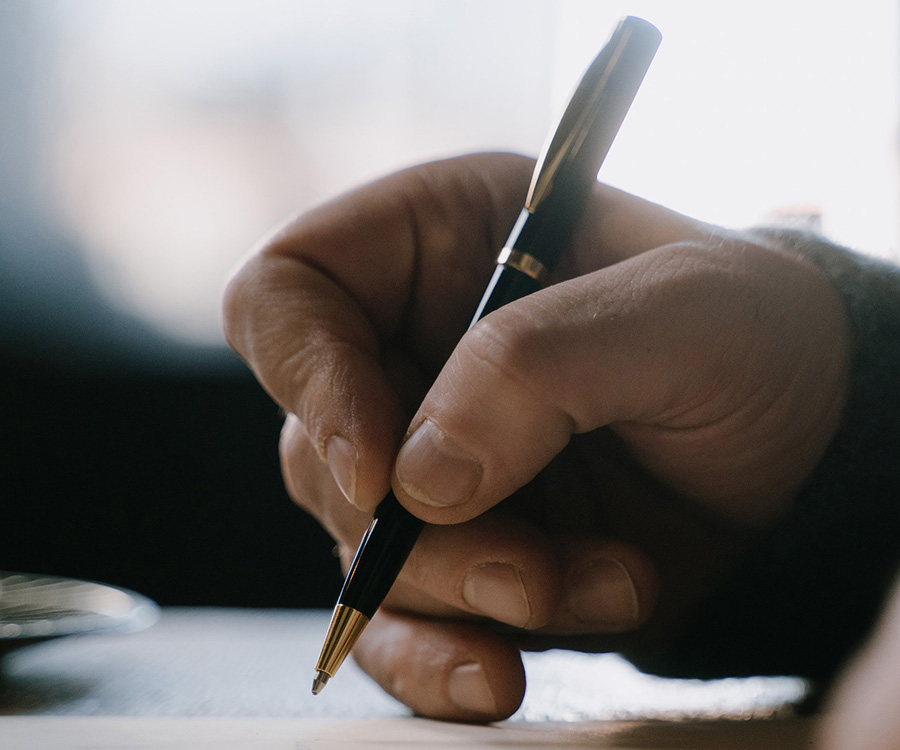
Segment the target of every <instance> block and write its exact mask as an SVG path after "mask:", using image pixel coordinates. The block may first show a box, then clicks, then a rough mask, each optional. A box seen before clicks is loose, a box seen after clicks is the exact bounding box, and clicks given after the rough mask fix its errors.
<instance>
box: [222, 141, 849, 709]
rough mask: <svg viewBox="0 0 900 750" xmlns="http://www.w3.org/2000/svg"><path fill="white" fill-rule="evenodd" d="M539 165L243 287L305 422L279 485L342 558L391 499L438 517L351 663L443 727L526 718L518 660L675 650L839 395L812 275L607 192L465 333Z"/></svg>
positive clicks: (832, 300) (317, 237) (483, 170)
mask: <svg viewBox="0 0 900 750" xmlns="http://www.w3.org/2000/svg"><path fill="white" fill-rule="evenodd" d="M532 166H533V164H532V162H531V161H530V160H528V159H525V158H521V157H516V156H511V155H478V156H472V157H465V158H460V159H455V160H449V161H445V162H439V163H435V164H430V165H425V166H422V167H418V168H414V169H412V170H408V171H406V172H403V173H399V174H397V175H394V176H391V177H388V178H386V179H384V180H381V181H379V182H376V183H374V184H372V185H369V186H367V187H364V188H361V189H359V190H358V191H355V192H353V193H351V194H349V195H346V196H343V197H341V198H339V199H337V200H335V201H332V202H330V203H328V204H325V205H323V206H321V207H319V208H317V209H314V210H312V211H310V212H308V213H305V214H304V215H302V216H300V217H299V218H297V219H296V220H294V221H292V222H291V223H289V224H288V225H286V226H285V227H284V228H283V229H281V230H280V231H279V232H278V233H277V234H275V235H274V236H273V237H272V238H270V239H269V240H268V241H267V242H266V243H265V244H264V245H263V246H262V248H261V249H260V250H259V251H258V252H257V253H255V254H254V255H253V256H252V257H251V258H250V259H249V260H248V262H247V263H246V265H245V266H244V267H243V268H242V269H241V271H240V272H239V273H238V274H237V275H236V277H235V278H234V279H233V281H232V282H231V284H230V285H229V290H228V293H227V295H226V333H227V336H228V339H229V342H230V343H231V344H232V346H233V347H234V348H235V349H236V350H237V351H238V352H239V353H240V354H241V355H242V356H243V357H244V358H245V360H246V361H247V362H248V363H249V364H250V366H251V367H252V368H253V370H254V372H255V373H256V374H257V377H258V378H259V380H260V382H261V383H262V384H263V386H264V387H265V388H266V389H267V390H268V391H269V393H271V394H272V396H273V397H274V398H275V400H276V401H277V402H278V403H279V404H280V405H281V406H282V407H283V408H284V409H285V411H286V412H287V413H288V415H289V416H288V419H287V421H286V424H285V428H284V432H283V436H282V446H281V450H282V464H283V468H284V474H285V479H286V482H287V485H288V488H289V490H290V492H291V494H292V496H293V497H294V498H295V499H296V501H297V502H298V503H299V504H300V505H301V506H302V507H304V508H306V509H307V510H308V511H309V512H311V513H313V514H314V515H315V516H316V517H317V518H318V519H319V520H320V522H321V523H322V524H323V525H324V526H325V527H326V528H327V529H328V530H329V532H330V533H331V534H332V535H333V536H334V538H335V539H336V540H337V541H338V543H339V545H340V550H341V556H342V559H343V562H344V564H345V566H346V565H347V564H348V563H349V559H350V557H352V554H353V551H354V550H355V547H356V544H357V542H358V541H359V538H360V536H361V534H362V531H363V529H364V528H365V526H366V524H367V523H368V520H369V518H370V516H371V513H372V511H373V510H374V507H375V506H376V505H377V503H378V502H379V501H380V500H381V499H382V497H383V496H384V494H385V493H386V492H387V490H388V488H389V487H391V486H393V488H394V491H395V493H396V495H397V498H398V499H399V500H400V502H401V503H402V504H404V505H405V506H406V507H407V509H409V510H410V511H411V512H412V513H414V514H415V515H417V516H419V517H420V518H422V519H424V520H425V521H427V522H429V523H430V524H432V525H430V526H428V527H426V529H425V531H424V532H423V534H422V536H421V538H420V540H419V542H418V543H417V545H416V548H415V549H414V551H413V553H412V555H411V556H410V559H409V561H408V563H407V565H406V567H405V568H404V571H403V573H402V574H401V576H400V578H399V579H398V581H397V584H396V585H395V587H394V589H393V590H392V592H391V594H390V596H389V597H388V600H387V601H386V602H385V606H384V608H383V610H382V611H381V612H380V613H379V614H378V615H376V617H375V618H374V619H373V621H372V623H371V624H370V625H369V627H368V629H367V631H366V633H365V634H364V636H363V638H362V639H361V640H360V642H359V644H358V645H357V648H356V650H355V656H356V658H357V661H358V662H359V663H360V664H361V665H362V666H363V668H364V669H366V671H368V672H369V673H370V674H371V675H372V676H373V677H374V678H375V679H376V680H377V681H378V682H379V683H381V684H382V686H384V687H385V689H387V690H388V691H389V692H391V693H392V694H394V695H395V696H396V697H398V698H399V699H400V700H402V701H404V702H405V703H407V704H408V705H410V706H411V707H412V708H413V709H415V710H416V711H418V712H420V713H423V714H426V715H430V716H437V717H443V718H454V719H468V720H473V719H475V720H488V719H496V718H501V717H503V716H508V715H509V714H511V713H512V712H513V711H514V710H515V709H516V707H517V706H518V705H519V702H520V701H521V698H522V694H523V691H524V675H523V672H522V666H521V660H520V657H519V648H521V647H547V646H560V647H571V648H582V649H590V650H620V651H623V652H624V653H626V654H634V655H637V656H639V655H640V653H641V652H642V651H646V650H652V649H659V648H664V646H665V643H666V641H667V640H669V639H670V638H671V636H672V634H673V633H675V632H677V628H678V625H679V623H680V622H682V621H683V619H684V618H685V617H686V616H687V615H688V614H689V613H690V611H691V610H692V608H693V607H694V606H695V605H696V604H697V603H698V602H699V601H701V600H702V598H703V597H704V596H705V595H706V594H707V593H708V592H709V591H710V589H711V588H712V587H713V586H714V585H715V584H716V583H717V582H718V581H719V580H720V579H721V578H722V577H723V575H724V574H725V572H726V571H727V569H728V566H729V565H730V564H731V563H733V562H734V561H735V560H737V559H738V558H739V556H740V555H741V553H742V552H743V551H744V550H745V549H746V548H747V546H748V545H749V544H751V543H752V541H753V539H754V538H755V537H756V535H757V534H758V533H760V532H761V531H762V530H764V529H766V528H767V527H769V526H770V525H772V524H774V523H775V522H777V520H778V519H779V518H780V517H781V515H782V514H784V513H785V512H786V511H787V510H788V509H789V508H790V504H791V501H792V499H793V497H794V495H795V493H796V492H797V490H798V489H799V488H800V486H801V485H802V484H803V482H804V480H805V479H806V478H807V477H808V476H809V474H810V473H811V471H812V470H813V468H814V467H815V465H816V463H817V461H818V460H819V458H820V457H821V455H822V453H823V452H824V450H825V447H826V446H827V444H828V442H829V440H830V439H831V437H832V436H833V434H834V433H835V431H836V429H837V427H838V424H839V422H840V416H841V411H842V408H843V405H844V403H845V400H846V390H847V380H848V369H849V364H848V362H849V350H850V346H851V344H850V333H849V325H848V322H847V318H846V313H845V311H844V309H843V306H842V303H841V301H840V299H839V297H838V295H837V292H836V291H835V290H834V289H832V287H831V285H830V283H829V282H828V280H827V279H826V278H825V276H824V275H823V274H822V273H821V272H820V271H819V270H818V269H816V268H815V267H814V266H812V265H811V264H810V263H808V262H807V261H805V260H803V259H802V258H800V257H799V256H796V255H794V254H792V253H791V252H789V251H786V250H783V249H781V248H779V247H775V246H773V245H771V244H770V243H769V241H768V240H766V239H765V238H764V237H763V236H762V235H755V234H753V233H746V234H742V233H732V232H727V231H725V230H722V229H719V228H716V227H712V226H709V225H707V224H703V223H701V222H697V221H694V220H692V219H689V218H686V217H683V216H680V215H678V214H675V213H672V212H670V211H668V210H666V209H663V208H661V207H659V206H656V205H654V204H651V203H647V202H645V201H642V200H640V199H638V198H635V197H633V196H630V195H627V194H624V193H621V192H619V191H616V190H614V189H612V188H609V187H605V186H602V185H599V184H598V185H597V186H596V189H595V190H594V193H593V195H592V197H591V200H590V202H589V205H588V207H587V211H586V216H585V219H584V220H583V222H582V225H581V226H580V228H579V231H578V233H577V236H576V239H575V241H574V243H573V246H572V247H571V248H569V249H568V251H567V252H566V253H565V254H564V256H563V259H562V261H561V263H560V265H559V267H558V268H557V269H556V270H555V272H554V274H553V277H552V281H553V282H554V283H553V284H552V285H551V286H548V287H547V288H546V289H544V290H542V291H540V292H538V293H536V294H533V295H531V296H529V297H527V298H524V299H522V300H518V301H516V302H514V303H511V304H509V305H507V306H506V307H504V308H502V309H501V310H498V311H496V312H494V313H492V314H491V315H489V316H487V317H486V318H485V319H483V320H482V321H480V322H479V323H478V324H477V325H476V326H474V327H473V328H472V330H470V331H469V332H468V333H465V335H463V334H464V332H465V329H466V326H467V324H468V322H469V320H470V319H471V315H472V312H473V310H474V308H475V305H476V304H477V301H478V299H479V297H480V295H481V292H482V291H483V287H484V285H485V283H486V280H487V278H488V277H489V275H490V273H491V270H492V268H493V263H494V259H495V257H496V254H497V251H498V249H499V248H500V247H501V246H502V244H503V240H504V239H505V237H506V234H507V232H508V230H509V229H510V227H511V225H512V222H513V221H514V220H515V218H516V216H517V214H518V211H519V209H520V207H521V201H522V199H523V196H524V193H525V190H526V187H527V183H528V179H529V177H530V172H531V168H532ZM347 499H349V500H350V501H351V502H349V503H348V502H347ZM351 503H352V504H351ZM496 623H501V624H505V625H507V626H512V627H509V628H505V629H504V628H500V629H498V628H496V627H495V624H496Z"/></svg>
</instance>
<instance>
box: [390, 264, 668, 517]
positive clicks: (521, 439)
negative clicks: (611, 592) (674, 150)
mask: <svg viewBox="0 0 900 750" xmlns="http://www.w3.org/2000/svg"><path fill="white" fill-rule="evenodd" d="M653 256H654V252H651V253H647V254H645V255H641V256H638V257H636V258H632V259H629V260H626V261H624V262H622V263H619V264H617V265H615V266H612V267H610V268H607V269H603V270H600V271H596V272H594V273H592V274H589V275H587V276H583V277H579V278H576V279H572V280H569V281H565V282H562V283H559V284H556V285H554V286H552V287H549V288H547V289H544V290H542V291H539V292H537V293H535V294H532V295H530V296H528V297H526V298H523V299H521V300H517V301H516V302H513V303H511V304H509V305H506V306H505V307H503V308H501V309H500V310H497V311H496V312H494V313H492V314H491V315H489V316H487V317H486V318H484V319H483V320H481V321H479V322H478V323H477V324H476V325H475V326H473V327H472V329H471V330H470V331H469V332H468V333H467V334H466V335H465V336H464V337H463V339H462V340H461V341H460V343H459V345H458V346H457V348H456V349H455V351H454V352H453V354H452V356H451V358H450V359H449V360H448V362H447V363H446V365H445V366H444V368H443V370H442V371H441V373H440V375H439V376H438V378H437V380H436V381H435V383H434V384H433V386H432V388H431V390H430V391H429V393H428V394H427V396H426V397H425V399H424V401H423V402H422V404H421V406H420V408H419V410H418V412H417V414H416V416H415V417H414V419H413V421H412V423H411V425H410V431H409V434H408V437H407V439H406V441H405V443H404V444H403V446H402V448H401V450H400V452H399V454H398V456H397V461H396V464H395V479H394V486H395V490H396V491H397V494H398V498H399V499H400V500H401V502H403V503H404V505H406V506H407V508H409V510H410V511H412V512H413V513H415V514H416V515H418V516H420V517H422V518H423V519H425V520H426V521H428V522H431V523H457V522H460V521H464V520H468V519H469V518H471V517H474V516H476V515H478V514H480V513H482V512H483V511H484V510H486V509H487V508H489V507H491V506H493V505H494V504H496V503H498V502H499V501H500V500H502V499H504V498H505V497H508V496H509V495H510V494H512V493H513V492H514V491H515V490H516V489H518V488H519V487H521V486H523V485H524V484H526V483H527V482H528V481H530V480H531V479H532V478H534V476H535V475H536V474H537V473H538V472H539V471H540V470H541V469H542V468H543V467H544V466H546V465H547V464H548V463H549V462H550V460H551V459H552V458H553V457H554V456H555V455H556V454H558V453H559V452H560V451H561V450H562V449H563V448H564V447H565V446H566V444H567V443H568V442H569V439H570V437H571V436H572V434H573V433H576V432H587V431H589V430H593V429H595V428H597V427H600V426H603V425H607V424H610V423H611V422H615V421H624V420H629V421H630V420H640V419H644V418H648V417H650V416H652V415H653V414H659V413H662V412H664V411H666V409H667V408H668V407H669V406H670V405H671V404H672V403H673V402H675V401H677V392H678V390H679V388H680V384H681V383H683V382H684V381H685V377H684V375H683V373H680V372H679V371H678V370H677V368H673V367H672V364H671V363H668V362H665V359H666V352H667V351H670V350H671V345H672V342H671V338H670V336H671V333H667V332H666V331H664V330H663V328H664V327H665V326H664V325H663V326H661V325H660V323H661V322H662V323H665V321H666V320H669V319H671V315H672V314H677V313H675V311H670V312H669V313H667V314H666V315H657V314H654V310H656V309H658V308H659V306H660V301H659V300H655V299H654V298H653V290H655V289H656V288H657V287H659V286H660V285H659V284H658V283H656V282H655V278H657V277H658V276H659V275H660V274H664V273H666V270H665V263H663V262H660V261H659V260H658V259H657V260H655V259H654V257H653ZM667 339H668V341H667Z"/></svg>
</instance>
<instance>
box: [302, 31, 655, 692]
mask: <svg viewBox="0 0 900 750" xmlns="http://www.w3.org/2000/svg"><path fill="white" fill-rule="evenodd" d="M660 40H661V36H660V33H659V31H658V30H657V29H656V28H655V27H654V26H652V25H651V24H649V23H647V22H646V21H643V20H641V19H639V18H633V17H627V18H624V19H622V21H620V22H619V25H618V26H617V27H616V29H615V31H614V32H613V34H612V36H611V37H610V39H609V41H608V42H607V44H606V45H605V46H604V47H603V49H602V50H601V51H600V53H599V54H598V55H597V57H596V58H595V59H594V61H593V62H592V63H591V65H590V66H589V67H588V69H587V71H586V72H585V74H584V76H583V77H582V79H581V82H580V83H579V84H578V87H577V88H576V90H575V93H574V94H573V95H572V98H571V99H570V101H569V104H568V106H567V107H566V109H565V111H564V112H563V115H562V118H561V119H560V121H559V125H558V126H557V128H556V130H555V132H554V133H553V136H552V137H551V138H550V140H549V141H548V143H547V145H546V146H545V148H544V151H543V153H542V155H541V157H540V159H539V160H538V163H537V166H536V167H535V170H534V176H533V178H532V181H531V186H530V187H529V190H528V194H527V197H526V199H525V207H524V208H523V209H522V212H521V213H520V214H519V218H518V220H517V221H516V224H515V226H514V227H513V230H512V232H511V233H510V236H509V239H508V240H507V241H506V245H505V246H504V247H503V249H502V250H501V251H500V254H499V256H498V258H497V265H496V267H495V269H494V274H493V276H492V277H491V280H490V283H489V284H488V287H487V289H486V290H485V292H484V295H483V296H482V298H481V302H480V303H479V305H478V309H477V310H476V312H475V315H474V317H473V318H472V322H471V324H470V326H469V327H470V328H471V326H473V325H475V323H476V322H478V321H479V320H480V319H481V318H483V317H484V316H485V315H487V314H488V313H490V312H492V311H494V310H496V309H497V308H499V307H502V306H503V305H505V304H506V303H508V302H512V301H513V300H516V299H519V298H520V297H524V296H525V295H527V294H531V293H532V292H535V291H537V290H538V289H540V288H541V285H542V282H543V281H544V279H545V277H546V275H547V269H548V268H551V267H552V266H553V264H554V262H555V261H556V259H557V256H558V255H559V253H560V252H561V251H562V250H563V249H564V248H565V247H566V246H567V245H568V243H569V241H570V239H571V236H572V232H573V231H574V229H575V226H576V224H577V222H578V219H579V217H580V216H581V212H582V210H583V208H584V205H585V202H586V201H587V198H588V196H589V195H590V192H591V186H592V185H593V183H594V181H595V180H596V179H597V173H598V172H599V170H600V166H601V164H602V163H603V160H604V159H605V158H606V154H607V152H608V151H609V148H610V146H611V145H612V142H613V139H614V138H615V137H616V133H617V132H618V130H619V128H620V126H621V124H622V121H623V120H624V118H625V115H626V114H627V112H628V109H629V107H630V106H631V102H632V101H633V99H634V97H635V95H636V94H637V91H638V88H639V87H640V85H641V82H642V81H643V79H644V75H645V74H646V72H647V69H648V68H649V66H650V62H651V61H652V59H653V56H654V55H655V54H656V50H657V47H659V43H660ZM423 526H424V523H423V522H422V521H420V520H419V519H418V518H416V517H415V516H413V515H412V514H411V513H409V512H408V511H407V510H406V509H404V508H403V506H401V505H400V503H399V502H398V501H397V498H396V497H395V496H394V494H393V492H389V493H388V495H387V497H385V499H384V500H382V501H381V503H380V504H379V505H378V508H377V509H376V510H375V515H374V517H373V518H372V522H371V523H370V524H369V528H368V529H367V530H366V533H365V535H364V536H363V539H362V542H360V545H359V548H358V550H357V552H356V557H355V558H354V560H353V563H352V564H351V566H350V570H349V571H348V573H347V577H346V579H345V581H344V586H343V588H342V589H341V593H340V595H339V596H338V603H337V606H336V607H335V610H334V615H333V617H332V620H331V625H330V627H329V629H328V634H327V636H326V638H325V644H324V646H323V647H322V653H321V655H320V656H319V660H318V663H317V664H316V676H315V679H314V681H313V688H312V691H313V693H314V694H318V693H319V692H320V691H321V690H322V688H323V687H324V686H325V683H327V682H328V680H329V679H330V678H331V677H333V676H334V674H335V673H336V672H337V670H338V667H340V665H341V663H342V662H343V661H344V659H345V658H346V657H347V655H348V654H349V653H350V649H351V648H352V647H353V644H354V643H356V640H357V639H358V638H359V635H360V633H362V631H363V628H365V626H366V625H367V624H368V622H369V620H370V619H371V617H372V616H373V615H374V614H375V611H376V610H377V609H378V607H380V606H381V603H382V602H383V601H384V599H385V597H386V596H387V594H388V591H389V590H390V588H391V586H392V585H393V583H394V581H395V580H396V578H397V576H398V575H399V574H400V569H401V568H402V567H403V564H404V563H405V562H406V558H407V557H408V556H409V553H410V551H411V550H412V548H413V545H414V544H415V543H416V539H417V538H418V536H419V534H420V532H421V531H422V528H423Z"/></svg>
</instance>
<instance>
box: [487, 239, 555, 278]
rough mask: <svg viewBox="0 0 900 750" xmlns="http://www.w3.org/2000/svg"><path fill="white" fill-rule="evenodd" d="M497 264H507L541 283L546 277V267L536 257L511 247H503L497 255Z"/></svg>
mask: <svg viewBox="0 0 900 750" xmlns="http://www.w3.org/2000/svg"><path fill="white" fill-rule="evenodd" d="M497 265H500V266H509V267H510V268H515V269H516V270H517V271H521V272H522V273H524V274H526V275H528V276H530V277H531V278H532V279H534V280H535V281H537V282H539V283H541V284H543V283H544V281H545V280H546V279H547V267H546V266H545V265H544V264H543V263H541V262H540V261H539V260H538V259H537V258H535V257H534V256H533V255H530V254H528V253H523V252H522V251H521V250H516V249H515V248H512V247H504V248H503V249H502V250H501V251H500V255H498V256H497Z"/></svg>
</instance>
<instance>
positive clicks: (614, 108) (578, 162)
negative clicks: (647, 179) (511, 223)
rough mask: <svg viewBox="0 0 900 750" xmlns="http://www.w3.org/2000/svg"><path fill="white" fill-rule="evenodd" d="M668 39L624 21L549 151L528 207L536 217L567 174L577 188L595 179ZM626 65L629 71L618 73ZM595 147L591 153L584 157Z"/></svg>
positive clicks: (601, 54)
mask: <svg viewBox="0 0 900 750" xmlns="http://www.w3.org/2000/svg"><path fill="white" fill-rule="evenodd" d="M661 39H662V36H661V35H660V33H659V30H658V29H657V28H656V27H655V26H653V25H652V24H650V23H648V22H647V21H644V20H642V19H640V18H635V17H634V16H628V17H626V18H623V19H622V20H621V21H620V22H619V24H618V26H617V27H616V29H615V31H613V33H612V36H611V37H610V39H609V41H608V42H607V43H606V44H605V45H604V47H603V49H601V50H600V52H599V54H598V55H597V57H595V58H594V61H593V62H592V63H591V64H590V66H589V67H588V69H587V70H586V71H585V73H584V75H583V76H582V78H581V81H580V82H579V84H578V86H577V88H576V89H575V92H574V93H573V94H572V96H571V98H570V99H569V103H568V105H567V106H566V108H565V110H564V112H563V114H562V117H561V118H560V121H559V125H558V126H557V128H556V130H555V131H554V133H553V135H552V136H551V138H550V140H549V141H548V142H547V144H546V146H545V147H544V150H543V152H542V153H541V156H540V158H539V159H538V162H537V165H536V167H535V170H534V175H533V177H532V180H531V186H530V187H529V189H528V195H527V197H526V199H525V208H526V209H527V210H528V211H529V213H534V212H535V211H536V210H537V208H538V207H539V206H540V204H541V203H542V202H543V201H544V200H545V199H546V198H547V196H549V195H550V193H551V192H552V191H553V188H554V185H555V184H556V183H557V182H558V181H560V179H559V178H560V176H561V175H562V174H563V173H568V174H566V176H565V180H566V182H568V183H571V184H573V185H583V184H584V182H585V181H588V180H595V179H596V178H597V173H598V172H599V171H600V166H601V165H602V163H603V160H604V159H605V158H606V154H607V153H608V152H609V148H610V146H612V142H613V140H614V139H615V136H616V133H617V132H618V130H619V127H620V126H621V124H622V121H623V120H624V119H625V115H626V114H627V112H628V108H629V107H630V106H631V102H632V101H633V100H634V96H635V94H636V93H637V89H638V87H639V86H640V84H641V81H642V80H643V78H644V75H645V74H646V72H647V69H648V68H649V66H650V62H651V60H652V59H653V56H654V55H655V54H656V50H657V48H658V47H659V43H660V41H661ZM619 66H624V70H625V73H624V74H619V75H616V76H613V75H612V72H613V70H615V69H616V68H618V67H619ZM585 149H590V152H589V153H582V152H583V151H584V150H585Z"/></svg>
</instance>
